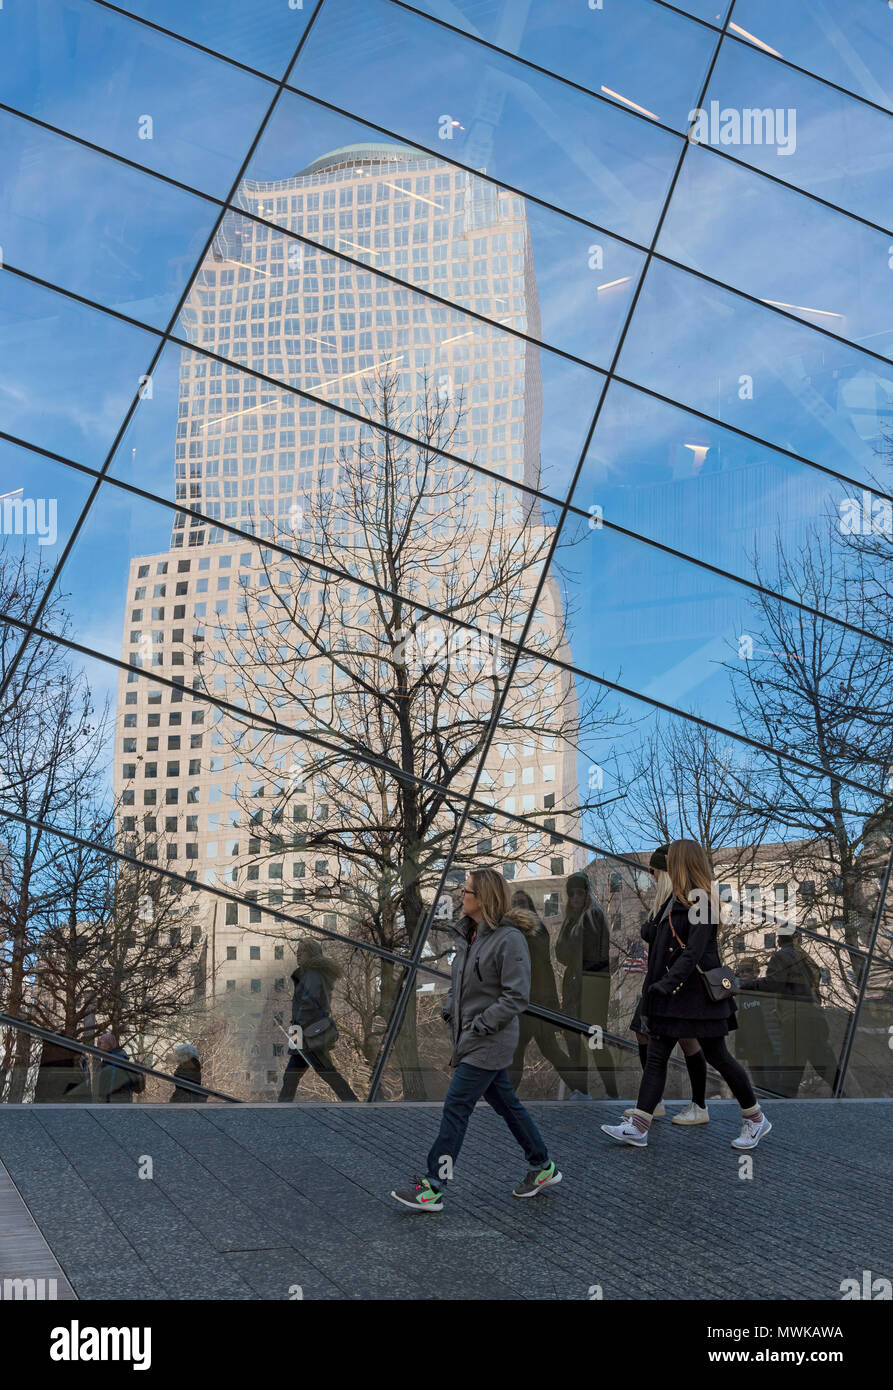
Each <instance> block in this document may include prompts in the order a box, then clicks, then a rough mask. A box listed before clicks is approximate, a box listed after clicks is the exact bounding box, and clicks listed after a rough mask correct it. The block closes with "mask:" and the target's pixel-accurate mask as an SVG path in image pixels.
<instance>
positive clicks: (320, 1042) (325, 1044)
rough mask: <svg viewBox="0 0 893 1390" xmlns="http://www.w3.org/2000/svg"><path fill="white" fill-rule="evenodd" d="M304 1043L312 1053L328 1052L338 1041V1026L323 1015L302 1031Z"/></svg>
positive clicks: (326, 1015)
mask: <svg viewBox="0 0 893 1390" xmlns="http://www.w3.org/2000/svg"><path fill="white" fill-rule="evenodd" d="M303 1033H304V1041H305V1042H306V1043H308V1044H309V1045H310V1047H311V1048H312V1050H313V1051H314V1052H328V1051H329V1049H330V1048H333V1047H334V1046H335V1044H336V1042H337V1041H338V1026H337V1024H336V1023H335V1021H334V1019H331V1018H329V1016H328V1014H325V1015H324V1016H323V1017H322V1018H318V1019H316V1021H315V1022H314V1023H311V1024H309V1025H308V1027H306V1028H305V1029H304V1030H303Z"/></svg>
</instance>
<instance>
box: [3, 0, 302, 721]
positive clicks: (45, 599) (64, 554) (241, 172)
mask: <svg viewBox="0 0 893 1390" xmlns="http://www.w3.org/2000/svg"><path fill="white" fill-rule="evenodd" d="M322 5H323V0H316V8H315V9H314V11H313V14H312V15H311V17H310V20H309V22H308V24H307V27H306V29H305V30H304V32H303V34H302V35H301V38H300V41H299V42H298V45H297V48H296V49H295V53H294V56H293V58H292V61H291V63H290V64H289V67H288V69H287V70H286V72H285V73H284V74H283V76H282V78H281V80H280V81H279V82H278V83H277V84H276V89H275V93H274V96H273V99H272V101H271V102H270V105H269V107H268V109H267V111H266V113H265V115H264V117H263V119H262V121H261V123H260V125H259V126H258V128H257V131H256V132H255V135H254V138H253V139H252V141H251V143H250V145H249V147H248V149H247V151H246V153H245V157H244V159H243V160H242V163H241V164H240V166H239V168H238V170H237V172H236V176H235V179H234V180H233V184H232V187H231V188H230V192H229V195H228V196H227V199H226V202H227V203H229V202H230V201H231V200H232V198H234V197H235V195H236V192H237V191H238V188H239V185H240V184H241V182H242V180H243V178H244V177H245V172H246V170H247V168H248V166H249V164H250V162H251V159H252V157H253V155H254V152H255V150H256V149H257V147H258V145H259V144H260V141H261V138H262V136H263V133H264V131H265V129H266V127H267V123H268V122H269V120H270V117H271V116H272V114H273V111H274V109H275V107H276V103H277V101H278V100H279V97H280V95H281V93H282V91H283V90H284V88H285V79H286V77H287V76H288V73H289V72H290V70H291V68H292V67H293V65H294V62H295V60H296V59H297V57H298V55H299V54H300V52H301V49H302V47H303V46H304V43H305V42H306V39H307V37H308V35H309V34H310V33H311V31H312V29H313V25H314V23H315V21H316V18H317V16H318V14H319V11H320V9H321V8H322ZM224 216H225V208H224V209H222V210H221V212H220V214H219V216H218V217H217V219H216V221H215V223H214V226H213V228H212V229H211V232H210V234H209V236H208V237H207V238H206V240H205V244H204V246H203V247H202V250H201V253H200V255H199V257H198V259H197V260H196V263H195V266H194V268H193V271H192V275H190V276H189V278H188V280H187V283H186V285H185V286H184V288H183V292H182V294H181V295H180V298H179V300H178V301H177V304H176V305H175V307H174V311H173V313H172V314H171V316H170V319H169V320H168V326H167V329H166V330H165V332H164V334H163V335H162V336H161V337H160V338H159V342H158V346H157V347H156V349H155V352H154V353H153V355H152V359H151V361H150V363H149V370H148V372H147V373H146V376H148V377H151V376H152V373H153V372H154V370H155V368H156V366H157V365H158V361H159V359H160V357H161V355H162V353H163V351H164V347H165V344H166V342H167V341H168V338H169V335H170V333H171V332H172V330H173V328H174V325H175V324H176V322H177V319H178V318H179V316H180V313H181V312H182V309H183V306H184V304H185V303H186V298H187V296H188V294H189V289H190V286H191V284H192V280H193V278H194V276H195V275H196V274H197V273H198V271H199V269H200V268H201V265H202V262H203V261H204V259H205V257H206V256H207V255H208V252H209V251H210V249H211V247H212V246H213V244H214V238H215V237H216V236H217V234H218V232H219V230H220V227H221V225H222V223H223V219H224ZM139 401H140V393H139V391H137V393H136V394H135V396H134V397H133V400H132V401H131V403H130V406H129V408H128V410H127V411H126V413H125V415H124V419H123V420H122V421H121V424H120V426H119V428H118V431H117V433H116V435H115V438H114V439H113V440H112V444H111V447H110V448H109V450H108V453H107V454H106V457H105V461H104V463H103V465H102V468H101V470H100V472H99V474H98V476H97V478H96V481H95V483H94V484H93V487H92V488H91V490H90V494H89V496H88V498H87V500H86V502H85V503H84V506H83V508H82V510H81V513H80V516H79V517H78V519H77V522H76V523H75V525H74V527H73V529H72V532H71V535H70V536H69V538H68V540H67V542H66V544H65V546H64V547H63V549H62V551H61V552H60V554H59V557H58V559H57V561H56V564H55V566H54V568H53V573H52V575H51V576H50V580H49V582H48V584H47V586H46V588H45V589H44V591H43V594H42V595H41V598H40V601H39V602H38V604H37V607H36V609H35V610H34V613H33V615H32V618H31V623H30V628H31V629H33V628H34V627H36V626H37V624H38V623H39V622H40V619H41V617H42V616H43V613H44V611H45V609H46V606H47V604H48V603H49V600H50V595H51V594H52V592H53V590H54V588H55V586H56V582H57V581H58V578H59V576H60V574H61V572H62V569H63V567H64V565H65V562H66V560H67V559H68V556H69V555H70V554H71V551H72V549H73V548H74V544H75V542H76V540H77V538H78V536H79V535H80V532H81V528H82V527H83V525H84V523H85V521H86V519H87V515H88V513H89V512H90V509H91V507H92V505H93V503H94V501H95V500H96V497H97V495H98V493H99V489H100V487H101V485H102V479H103V478H104V477H105V475H106V474H107V472H108V470H109V468H110V467H111V464H112V460H113V459H114V457H115V454H116V453H117V450H118V446H119V444H120V443H121V440H122V439H123V437H124V433H125V431H126V429H127V427H128V425H129V424H130V421H131V419H132V418H133V415H134V412H135V411H136V408H137V406H138V404H139ZM29 640H30V632H29V634H28V635H26V636H25V638H24V639H23V641H22V643H21V645H20V646H19V649H18V651H17V652H16V653H15V654H14V655H13V658H12V660H11V661H10V663H9V666H8V668H7V671H6V675H5V676H4V679H3V681H2V683H0V698H2V697H3V695H4V694H5V692H6V691H7V689H8V688H9V684H10V682H11V681H12V680H13V678H14V676H15V673H16V671H17V670H18V667H19V663H20V661H21V659H22V655H23V654H24V651H25V648H26V647H27V645H28V642H29Z"/></svg>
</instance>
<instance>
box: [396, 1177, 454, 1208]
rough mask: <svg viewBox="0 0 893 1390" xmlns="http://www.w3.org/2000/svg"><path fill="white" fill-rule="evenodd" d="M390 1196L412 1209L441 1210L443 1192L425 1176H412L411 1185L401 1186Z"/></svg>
mask: <svg viewBox="0 0 893 1390" xmlns="http://www.w3.org/2000/svg"><path fill="white" fill-rule="evenodd" d="M391 1196H392V1197H395V1198H396V1200H397V1201H398V1202H402V1203H403V1205H404V1206H405V1207H410V1208H411V1210H412V1211H443V1193H442V1192H441V1191H439V1189H438V1188H436V1187H432V1186H431V1184H430V1182H429V1181H428V1179H427V1178H413V1180H412V1187H402V1188H400V1189H399V1191H394V1192H392V1193H391Z"/></svg>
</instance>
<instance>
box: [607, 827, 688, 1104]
mask: <svg viewBox="0 0 893 1390" xmlns="http://www.w3.org/2000/svg"><path fill="white" fill-rule="evenodd" d="M668 849H669V845H659V846H658V847H657V849H656V850H655V851H654V853H653V854H652V856H651V858H650V860H649V861H648V868H649V871H650V873H651V877H652V878H653V879H654V907H653V909H652V911H651V912H650V913H649V915H648V917H647V918H646V919H645V921H644V922H643V923H642V927H641V930H640V932H639V935H640V936H641V938H642V940H643V941H644V942H646V943H647V945H648V949H649V951H650V950H651V947H652V945H653V943H654V938H655V935H656V933H657V928H658V924H659V922H660V921H661V920H662V918H663V917H664V915H665V914H666V912H667V911H668V909H669V906H670V903H671V902H672V901H673V885H672V884H671V883H670V876H669V874H668V873H667V850H668ZM629 1026H630V1029H631V1031H632V1032H633V1033H635V1035H636V1042H637V1043H638V1045H639V1061H640V1062H641V1064H642V1070H643V1071H644V1070H645V1064H646V1062H647V1060H648V1038H647V1035H646V1033H645V1029H644V1028H643V1026H642V999H641V996H640V998H639V1002H638V1004H637V1005H636V1011H635V1013H634V1014H633V1016H632V1021H631V1022H630V1025H629ZM678 1046H679V1048H680V1050H681V1052H682V1055H683V1057H684V1058H685V1066H686V1069H687V1071H688V1079H689V1081H690V1083H691V1102H690V1103H689V1104H688V1105H686V1106H685V1108H684V1109H683V1110H681V1111H680V1112H679V1114H678V1115H674V1116H673V1124H674V1125H705V1124H707V1123H708V1122H709V1120H710V1115H709V1113H708V1111H707V1063H706V1061H705V1060H704V1054H703V1052H702V1051H701V1045H700V1043H699V1042H698V1040H697V1038H680V1039H679V1040H678ZM633 1108H634V1107H633V1106H630V1108H629V1110H624V1112H623V1113H624V1115H625V1116H630V1115H631V1114H632V1113H633ZM666 1113H667V1112H666V1110H665V1109H664V1103H663V1101H662V1100H659V1101H658V1102H657V1105H656V1107H655V1110H654V1118H655V1119H656V1120H660V1119H662V1118H663V1116H664V1115H665V1114H666Z"/></svg>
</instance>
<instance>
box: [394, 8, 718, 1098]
mask: <svg viewBox="0 0 893 1390" xmlns="http://www.w3.org/2000/svg"><path fill="white" fill-rule="evenodd" d="M734 8H735V0H731V4H730V6H729V11H728V14H727V15H726V21H725V23H726V24H728V21H729V16H730V15H731V13H732V10H734ZM723 29H725V25H724V26H723ZM721 43H722V34H721V33H720V34H719V35H718V37H717V42H716V45H715V48H714V52H713V57H712V58H711V60H710V64H709V67H708V69H707V74H706V76H705V78H704V84H703V88H702V96H703V93H704V92H706V90H707V88H708V86H709V84H710V79H711V77H712V75H713V69H714V67H715V65H716V60H717V58H718V56H719V50H720V45H721ZM698 104H699V105H700V104H701V103H700V102H699V103H698ZM685 151H686V143H685V142H683V144H682V147H681V149H680V152H679V158H678V160H677V162H676V168H675V170H674V173H673V176H672V178H671V180H670V185H669V188H668V189H667V193H666V196H665V198H664V203H663V207H662V209H661V213H660V216H659V217H658V220H657V225H656V226H655V229H654V233H653V235H652V238H651V247H650V249H649V252H648V254H647V256H646V258H645V263H644V265H643V267H642V270H641V273H640V275H639V278H638V280H637V282H636V287H635V290H634V292H633V295H632V299H631V302H630V304H629V307H628V309H627V312H626V316H625V318H624V322H623V326H622V328H621V330H620V333H619V335H618V338H617V343H616V345H615V348H614V353H613V357H612V360H611V364H610V367H609V369H608V373H607V376H606V377H605V380H604V382H603V384H602V389H601V392H600V394H599V398H598V403H597V404H596V407H595V411H594V413H593V416H592V420H591V422H590V425H589V430H588V432H587V436H586V439H585V440H584V441H583V447H582V449H581V451H580V454H579V457H578V459H577V464H576V468H575V470H574V475H573V478H572V480H571V486H570V488H569V489H568V494H567V500H566V501H565V503H564V506H563V509H562V513H561V517H560V519H559V521H558V525H557V527H556V528H555V534H554V536H553V538H552V543H551V546H550V552H549V556H548V558H547V561H546V563H545V565H544V566H543V570H542V574H541V575H540V579H539V582H538V584H537V587H536V591H535V593H534V596H533V599H532V600H531V604H530V608H529V610H528V614H527V619H526V621H525V624H524V628H523V630H522V633H521V644H523V643H524V641H525V639H526V636H527V633H528V631H529V629H530V625H531V623H532V621H533V614H534V612H535V610H536V607H537V604H538V602H539V597H540V594H541V592H542V589H543V586H544V584H545V582H546V575H547V574H548V572H549V569H550V567H551V564H552V558H553V556H554V554H555V550H556V548H557V544H558V540H559V537H560V535H561V531H562V529H563V527H564V522H565V519H566V516H567V507H568V501H569V499H570V497H571V495H572V494H573V492H574V488H575V486H576V482H577V478H578V477H579V475H580V472H581V470H582V467H583V463H584V461H585V459H586V456H587V454H588V452H589V447H590V443H591V440H592V437H593V435H594V434H595V430H596V427H597V425H598V420H599V416H600V413H601V408H602V405H603V404H604V401H605V398H606V395H607V391H608V387H609V385H610V381H611V377H612V374H613V371H614V370H615V369H616V367H617V364H618V362H619V360H620V356H621V353H622V352H623V347H624V344H625V342H626V336H627V333H628V332H629V328H630V325H631V323H632V320H633V317H634V315H635V311H636V307H637V305H638V302H639V296H640V294H641V292H642V286H643V284H644V282H645V276H646V275H647V273H648V268H649V266H650V264H651V255H652V253H653V250H654V248H655V246H656V245H657V242H658V238H659V237H660V233H661V229H662V227H663V223H664V218H665V217H666V214H667V210H668V208H669V206H670V202H671V200H672V197H673V193H674V191H675V188H676V184H677V182H678V179H679V175H680V173H681V172H682V164H683V161H684V159H685ZM518 662H519V653H518V652H516V653H515V655H514V657H513V658H512V661H511V664H510V666H509V671H508V674H507V676H506V680H505V684H504V687H503V690H502V693H501V695H500V697H499V700H498V703H497V707H496V709H495V710H494V713H493V715H492V717H491V719H490V726H489V729H488V731H487V733H486V734H485V737H484V747H483V750H482V752H481V756H480V758H479V760H478V765H477V768H476V770H475V773H474V778H473V781H472V785H471V791H470V795H471V796H474V794H475V792H476V791H477V784H478V781H479V780H480V777H481V774H482V772H483V768H484V763H485V761H486V758H487V754H488V752H489V750H490V746H491V744H492V742H493V737H494V735H495V733H496V729H497V727H498V723H499V718H500V715H501V713H502V710H503V709H504V707H505V701H506V697H507V695H508V692H509V688H510V686H511V683H512V679H513V677H514V674H515V672H516V670H517V667H518ZM467 819H468V814H467V811H466V812H465V813H463V815H462V819H461V820H460V822H459V825H458V826H457V828H456V831H455V834H454V837H453V843H452V847H451V849H450V850H449V851H448V853H447V856H446V860H445V863H444V868H443V870H442V873H441V878H440V883H439V884H438V888H437V890H436V892H435V894H434V901H433V903H432V905H431V907H430V908H429V909H428V910H427V912H426V913H425V915H424V917H423V918H422V921H421V923H420V926H419V930H418V941H417V944H416V945H415V947H414V948H413V953H412V954H413V966H412V968H411V970H410V971H409V973H408V974H407V977H406V979H405V980H404V981H403V986H402V988H401V990H400V993H399V995H398V997H397V1000H396V1003H395V1006H394V1010H393V1013H392V1015H391V1018H390V1020H389V1023H388V1027H387V1030H386V1032H385V1036H384V1039H383V1042H382V1050H381V1053H380V1054H379V1057H378V1060H377V1062H376V1065H375V1070H374V1072H373V1075H372V1080H371V1083H370V1088H369V1096H368V1099H369V1100H370V1101H371V1100H373V1099H374V1097H375V1094H376V1092H377V1090H378V1087H379V1085H380V1084H381V1078H382V1075H383V1074H384V1069H385V1067H386V1066H387V1063H388V1060H389V1058H390V1054H391V1051H392V1050H393V1048H394V1047H395V1045H396V1041H397V1034H398V1032H399V1030H400V1028H401V1027H402V1026H403V1019H404V1017H405V1015H406V1007H407V1004H408V1002H409V990H410V988H411V987H413V986H414V984H415V980H416V976H417V974H418V965H419V961H420V960H421V955H422V952H423V950H424V948H425V944H426V943H427V940H428V936H429V934H430V931H431V927H432V924H433V921H434V906H435V904H436V903H437V901H438V899H439V898H440V895H441V892H442V891H443V887H444V885H445V883H446V881H447V875H448V873H449V871H450V868H451V866H452V862H453V859H454V857H455V855H456V853H457V851H458V848H459V842H460V837H461V835H462V831H463V830H464V828H465V823H466V821H467Z"/></svg>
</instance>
